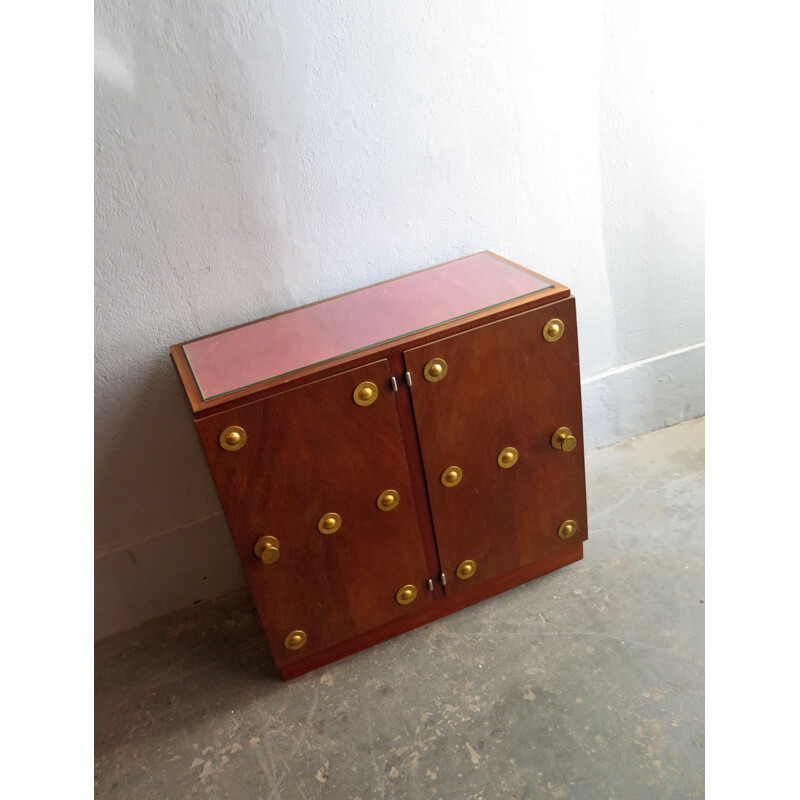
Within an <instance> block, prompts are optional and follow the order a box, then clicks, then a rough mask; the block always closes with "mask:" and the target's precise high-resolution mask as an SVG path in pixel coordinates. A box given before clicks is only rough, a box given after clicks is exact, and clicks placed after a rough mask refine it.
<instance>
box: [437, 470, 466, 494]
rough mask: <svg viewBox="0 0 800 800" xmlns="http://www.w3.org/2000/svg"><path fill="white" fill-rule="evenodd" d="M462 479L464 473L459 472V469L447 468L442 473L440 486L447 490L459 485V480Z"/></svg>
mask: <svg viewBox="0 0 800 800" xmlns="http://www.w3.org/2000/svg"><path fill="white" fill-rule="evenodd" d="M463 477H464V473H463V472H462V471H461V467H456V466H453V467H448V468H447V469H446V470H445V471H444V472H443V473H442V477H441V481H442V486H446V487H447V488H448V489H449V488H450V487H451V486H458V484H459V483H461V478H463Z"/></svg>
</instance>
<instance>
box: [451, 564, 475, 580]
mask: <svg viewBox="0 0 800 800" xmlns="http://www.w3.org/2000/svg"><path fill="white" fill-rule="evenodd" d="M477 569H478V565H477V564H476V563H475V562H474V561H473V560H472V559H467V560H466V561H462V562H461V563H460V564H459V565H458V566H457V567H456V577H458V578H461V580H462V581H465V580H467V578H471V577H472V576H473V575H474V574H475V572H476V570H477Z"/></svg>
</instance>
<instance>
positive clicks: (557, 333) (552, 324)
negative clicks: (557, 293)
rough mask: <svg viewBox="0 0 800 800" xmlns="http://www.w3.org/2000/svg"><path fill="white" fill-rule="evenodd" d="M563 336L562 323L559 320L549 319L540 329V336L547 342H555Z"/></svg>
mask: <svg viewBox="0 0 800 800" xmlns="http://www.w3.org/2000/svg"><path fill="white" fill-rule="evenodd" d="M563 335H564V323H563V322H562V321H561V320H560V319H551V320H550V321H549V322H548V323H547V324H546V325H545V326H544V328H543V329H542V336H544V338H545V341H547V342H557V341H558V340H559V339H560V338H561V337H562V336H563Z"/></svg>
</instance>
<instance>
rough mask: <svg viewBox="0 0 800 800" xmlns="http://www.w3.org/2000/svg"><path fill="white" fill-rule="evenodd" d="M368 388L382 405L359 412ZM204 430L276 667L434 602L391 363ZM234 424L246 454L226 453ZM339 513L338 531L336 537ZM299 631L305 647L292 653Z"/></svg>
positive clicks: (291, 394) (205, 423) (212, 420)
mask: <svg viewBox="0 0 800 800" xmlns="http://www.w3.org/2000/svg"><path fill="white" fill-rule="evenodd" d="M365 382H370V383H372V384H373V385H374V386H373V387H372V390H373V392H374V391H377V399H375V400H374V402H372V403H371V404H369V405H359V404H358V403H357V402H356V401H355V399H354V391H355V390H356V389H357V387H358V386H359V385H360V384H362V383H365ZM373 396H374V395H373ZM362 402H363V401H362ZM197 426H198V429H199V433H200V438H201V440H202V442H203V446H204V448H205V451H206V455H207V457H208V461H209V464H210V466H211V471H212V474H213V476H214V481H215V483H216V485H217V489H218V491H219V495H220V498H221V501H222V506H223V508H224V510H225V515H226V518H227V520H228V523H229V526H230V529H231V533H232V534H233V539H234V541H235V543H236V547H237V549H238V552H239V557H240V559H241V562H242V565H243V566H244V571H245V574H246V576H247V580H248V582H249V584H250V587H251V589H252V592H253V596H254V599H255V603H256V606H257V608H258V612H259V614H260V616H261V620H262V623H263V625H264V628H265V630H266V633H267V638H268V639H269V643H270V647H271V650H272V652H273V655H274V657H275V662H276V664H277V666H278V667H281V666H284V665H286V664H288V663H291V662H292V661H296V660H298V659H300V658H304V657H306V656H308V655H310V654H312V653H314V652H318V651H320V650H323V649H325V648H327V647H330V646H332V645H335V644H338V643H340V642H343V641H345V640H346V639H349V638H350V637H352V636H354V635H356V634H359V633H362V632H364V631H367V630H370V629H372V628H374V627H376V626H378V625H382V624H384V623H387V622H390V621H391V620H393V619H395V618H397V617H400V616H402V615H404V614H407V613H410V612H411V611H414V610H417V609H419V608H420V606H422V605H426V604H428V603H430V602H432V597H431V595H432V593H431V592H429V591H428V590H427V588H426V586H425V584H426V581H427V579H428V577H429V576H428V574H427V570H426V566H425V558H424V555H423V549H422V542H421V535H420V531H419V527H418V522H417V514H416V509H415V507H414V500H413V497H412V491H411V486H410V481H409V475H408V468H407V465H406V458H405V451H404V449H403V442H402V438H401V434H400V426H399V420H398V416H397V406H396V400H395V395H394V393H393V392H392V391H391V389H390V385H389V368H388V364H387V362H386V361H385V360H383V361H377V362H375V363H372V364H368V365H366V366H363V367H359V368H357V369H354V370H350V371H348V372H344V373H341V374H339V375H335V376H333V377H330V378H326V379H323V380H320V381H316V382H314V383H311V384H308V385H306V386H302V387H300V388H297V389H293V390H291V391H287V392H285V393H283V394H279V395H275V396H272V397H269V398H267V399H265V400H261V401H257V402H254V403H251V404H249V405H245V406H242V407H240V408H237V409H234V410H230V411H226V412H224V413H220V414H217V415H214V416H212V417H206V418H204V419H200V420H198V422H197ZM230 426H237V427H238V428H241V429H242V430H243V431H244V435H245V436H246V440H245V444H244V446H242V447H241V449H238V450H227V449H224V448H223V447H222V446H221V443H220V435H221V434H222V433H223V432H224V431H225V430H226V429H227V428H229V427H230ZM241 436H242V434H240V437H241ZM234 439H235V437H234ZM239 441H241V438H240V440H239ZM387 492H389V493H391V494H393V495H394V497H395V498H399V502H397V504H396V505H395V506H394V507H391V499H390V500H389V501H386V497H385V493H387ZM381 495H383V499H384V503H383V504H381V503H380V502H379V498H380V497H381ZM334 515H338V517H339V518H341V525H340V526H339V527H338V529H335V530H334V532H328V530H326V527H325V526H326V522H325V521H326V520H328V519H333V520H334V522H335V523H336V524H333V523H327V524H328V525H330V526H331V527H333V528H337V526H338V522H337V521H336V517H334ZM320 528H322V530H323V531H325V532H321V530H320ZM262 536H272V537H274V538H275V539H277V542H278V544H277V549H278V558H277V560H276V561H274V563H263V561H262V560H260V559H259V558H258V557H257V556H256V554H255V552H254V548H255V546H256V543H257V542H258V540H259V539H260V537H262ZM272 556H273V557H274V553H273V554H272ZM269 557H270V556H269V555H268V558H269ZM406 586H412V587H414V589H415V590H416V592H417V596H416V598H415V599H413V600H411V601H410V602H405V601H408V600H409V599H410V597H411V595H412V594H413V591H412V590H406V593H405V594H401V595H400V597H399V600H398V592H401V590H403V587H406ZM401 601H403V602H401ZM294 631H302V632H303V634H304V635H305V637H306V641H305V643H304V644H303V645H302V646H301V647H300V648H299V649H288V647H287V641H286V637H287V636H290V634H292V632H294ZM302 638H303V636H302V635H298V638H296V639H294V640H290V641H289V642H288V644H289V645H291V646H294V645H296V644H300V641H301V639H302Z"/></svg>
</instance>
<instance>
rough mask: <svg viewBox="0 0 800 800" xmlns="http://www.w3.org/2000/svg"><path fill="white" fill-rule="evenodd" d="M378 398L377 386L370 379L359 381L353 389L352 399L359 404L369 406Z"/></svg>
mask: <svg viewBox="0 0 800 800" xmlns="http://www.w3.org/2000/svg"><path fill="white" fill-rule="evenodd" d="M377 399H378V387H377V386H376V385H375V384H374V383H373V382H372V381H364V382H363V383H359V384H358V386H356V388H355V389H354V390H353V400H355V401H356V403H357V404H358V405H360V406H371V405H372V404H373V403H374V402H375V401H376V400H377Z"/></svg>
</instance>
